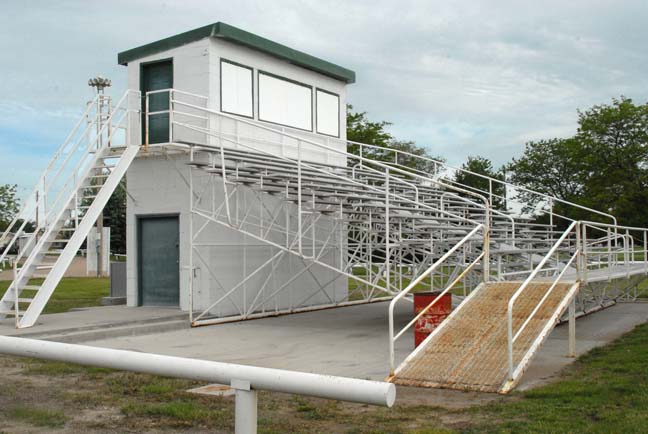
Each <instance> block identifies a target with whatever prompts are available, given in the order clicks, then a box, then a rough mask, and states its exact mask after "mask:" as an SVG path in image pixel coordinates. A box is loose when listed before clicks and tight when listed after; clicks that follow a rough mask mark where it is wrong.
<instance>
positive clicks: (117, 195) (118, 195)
mask: <svg viewBox="0 0 648 434" xmlns="http://www.w3.org/2000/svg"><path fill="white" fill-rule="evenodd" d="M103 217H104V226H110V251H111V252H112V253H119V254H122V255H123V254H126V178H122V180H121V182H120V183H119V185H118V186H117V188H116V189H115V191H114V192H113V194H112V196H110V199H109V200H108V203H107V204H106V207H105V208H104V212H103Z"/></svg>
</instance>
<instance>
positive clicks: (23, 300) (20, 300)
mask: <svg viewBox="0 0 648 434" xmlns="http://www.w3.org/2000/svg"><path fill="white" fill-rule="evenodd" d="M5 301H11V302H12V303H13V302H14V301H15V298H14V297H13V294H7V298H6V300H5ZM32 301H34V299H33V298H25V297H18V303H31V302H32Z"/></svg>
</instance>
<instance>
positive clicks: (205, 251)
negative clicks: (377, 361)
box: [127, 154, 347, 316]
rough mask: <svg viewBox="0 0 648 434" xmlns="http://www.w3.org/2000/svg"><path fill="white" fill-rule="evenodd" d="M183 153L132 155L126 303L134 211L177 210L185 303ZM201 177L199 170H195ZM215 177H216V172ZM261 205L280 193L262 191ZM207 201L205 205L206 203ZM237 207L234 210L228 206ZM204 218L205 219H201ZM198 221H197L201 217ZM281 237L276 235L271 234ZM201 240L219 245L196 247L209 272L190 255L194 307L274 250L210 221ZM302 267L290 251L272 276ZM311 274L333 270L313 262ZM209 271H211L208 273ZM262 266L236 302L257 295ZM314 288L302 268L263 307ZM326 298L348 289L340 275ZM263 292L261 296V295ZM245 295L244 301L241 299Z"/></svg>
mask: <svg viewBox="0 0 648 434" xmlns="http://www.w3.org/2000/svg"><path fill="white" fill-rule="evenodd" d="M187 162H188V156H187V155H184V154H183V155H176V156H174V157H168V158H165V157H159V156H155V157H154V156H150V157H145V158H138V159H137V160H135V161H134V162H133V164H132V166H131V167H130V169H129V171H128V192H129V196H128V206H127V250H128V256H127V258H128V259H127V275H128V283H127V294H128V305H129V306H136V305H137V298H138V297H137V295H138V289H137V219H138V217H146V216H155V215H179V223H180V307H181V309H182V310H188V308H189V274H188V273H189V257H188V254H189V248H190V246H189V216H190V215H189V187H188V184H187V182H188V180H189V167H188V166H187ZM196 175H197V177H198V178H200V177H201V176H205V175H201V174H200V172H194V176H196ZM215 179H216V182H220V178H215ZM200 182H201V181H200V179H196V178H195V185H199V184H200ZM222 194H223V193H222V188H221V187H220V186H217V188H216V195H217V197H216V203H218V204H219V203H220V201H222ZM250 198H252V194H247V195H243V196H240V200H241V201H244V200H250ZM264 200H265V201H266V205H267V207H268V208H270V209H275V208H276V207H277V204H278V203H279V201H280V199H277V198H273V197H271V196H269V195H268V196H264ZM208 207H209V206H208ZM232 212H233V213H236V210H235V209H233V210H232ZM241 215H243V211H241ZM203 221H204V220H203ZM201 223H202V221H201ZM275 241H277V242H280V240H275ZM200 242H201V243H218V244H219V245H220V246H219V247H210V248H201V250H200V252H201V255H202V256H203V257H204V259H205V260H207V261H210V262H211V264H210V268H211V273H210V271H209V270H208V268H207V267H206V266H205V265H204V264H202V263H201V260H200V259H199V258H197V257H196V256H194V266H195V280H194V308H195V309H201V308H202V309H204V308H206V307H207V306H209V305H210V304H211V303H213V302H214V301H216V300H217V299H218V298H219V297H220V296H221V295H222V294H223V290H227V289H230V288H231V287H233V286H234V285H235V284H236V283H237V282H239V281H241V280H243V278H244V276H246V275H247V274H249V273H251V272H252V271H253V270H254V269H256V268H257V267H258V266H259V265H261V264H262V263H264V262H265V261H266V260H268V259H269V258H270V257H271V255H272V254H273V253H274V252H276V250H274V251H273V250H272V249H271V248H270V246H268V245H267V244H265V243H264V242H262V241H257V240H255V239H253V238H249V237H246V236H245V235H243V234H241V233H240V232H238V231H236V230H233V229H229V228H226V227H223V226H221V225H218V224H211V225H210V226H209V227H208V228H207V229H206V230H205V231H204V232H202V233H201V234H200ZM340 254H341V253H340V251H339V249H331V251H330V252H329V254H327V255H325V257H324V258H323V260H325V261H326V262H328V263H330V264H339V261H340V258H339V255H340ZM302 269H303V263H302V262H301V260H300V259H299V258H297V257H295V256H293V255H289V256H287V257H286V259H284V260H283V261H282V262H281V263H280V264H279V265H278V267H277V271H276V281H277V282H278V283H281V282H286V281H288V280H289V279H290V278H291V277H292V276H294V275H296V274H297V273H298V272H299V271H300V270H302ZM311 272H312V273H313V275H314V276H315V277H316V278H317V279H318V280H319V281H320V282H327V281H329V280H331V279H335V278H336V277H337V276H338V274H337V273H335V272H333V271H331V270H328V269H325V268H323V267H318V266H315V267H313V268H312V269H311ZM212 273H213V274H212ZM266 276H267V272H266V271H263V272H261V273H259V274H258V275H257V276H255V277H254V278H252V279H250V280H249V281H248V282H247V284H246V285H245V288H244V289H243V290H241V291H237V292H235V293H234V294H232V296H231V297H230V298H231V299H232V300H234V301H235V302H236V303H237V304H239V305H240V306H243V305H245V303H246V302H247V303H249V302H250V301H251V300H253V299H254V298H255V296H256V295H257V293H258V291H259V288H260V287H261V285H262V284H263V281H264V280H265V278H266ZM316 289H317V285H316V284H315V283H314V281H313V277H311V275H310V273H305V274H304V275H302V276H301V277H300V278H298V279H296V280H295V281H294V282H293V283H292V284H290V285H289V286H288V287H287V288H286V290H284V291H282V292H281V293H280V295H279V296H278V297H276V299H274V300H272V301H271V302H269V303H267V304H266V306H265V307H266V309H273V308H275V306H276V307H279V308H288V307H290V306H291V304H292V303H297V302H298V300H303V299H306V298H307V297H308V296H309V295H311V294H312V293H313V292H314V291H315V290H316ZM271 292H272V291H271V288H268V289H267V290H266V295H269V294H270V293H271ZM327 293H328V296H329V297H330V298H331V299H336V300H338V301H339V300H342V299H343V298H344V297H345V296H346V293H347V281H346V278H345V277H339V278H338V279H337V280H336V281H335V283H334V284H332V285H331V286H330V287H329V288H328V290H327ZM262 298H265V296H262ZM244 300H246V302H244ZM328 302H330V301H329V298H328V297H326V296H325V295H324V294H322V293H320V294H318V295H317V296H315V297H313V298H311V299H310V300H309V301H308V304H309V305H317V304H323V303H328ZM215 313H218V314H219V315H222V316H225V315H232V314H234V313H237V312H236V310H235V309H234V306H233V305H231V304H229V303H225V304H223V305H222V307H221V308H220V309H219V310H218V311H217V312H215Z"/></svg>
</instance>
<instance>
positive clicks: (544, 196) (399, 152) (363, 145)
mask: <svg viewBox="0 0 648 434" xmlns="http://www.w3.org/2000/svg"><path fill="white" fill-rule="evenodd" d="M346 142H347V143H351V144H353V145H357V146H359V147H360V150H361V152H362V149H363V148H370V149H380V150H381V151H383V152H391V153H394V154H395V155H396V158H395V162H394V163H393V164H397V165H399V164H398V157H397V156H398V155H405V156H407V157H409V158H415V159H418V160H421V161H425V162H428V163H431V164H433V165H434V167H435V168H438V167H446V168H448V169H450V170H454V171H458V172H462V173H466V174H469V175H472V176H477V177H479V178H482V179H484V180H488V182H489V187H490V188H491V190H490V191H489V192H486V191H483V190H480V189H477V188H476V187H472V186H465V185H463V184H461V183H456V184H459V185H461V186H463V187H469V188H473V189H475V190H477V191H479V192H481V193H483V194H488V195H489V197H498V198H500V199H504V200H506V197H502V196H497V195H495V194H493V191H492V187H491V186H492V183H493V182H494V183H497V184H500V185H503V186H505V187H511V188H514V189H516V190H521V191H524V192H526V193H529V194H531V195H534V196H538V197H541V198H542V199H543V200H547V201H556V202H560V203H562V204H564V205H568V206H573V207H575V208H578V209H582V210H584V211H588V212H592V213H594V214H597V215H600V216H602V217H605V218H609V219H611V220H612V221H613V222H614V225H615V226H616V225H617V219H616V217H615V216H613V215H612V214H608V213H604V212H602V211H598V210H595V209H593V208H588V207H586V206H583V205H579V204H577V203H574V202H569V201H567V200H564V199H560V198H557V197H555V196H551V195H548V194H545V193H540V192H538V191H535V190H531V189H528V188H525V187H521V186H519V185H515V184H511V183H509V182H507V181H502V180H501V179H497V178H492V177H490V176H487V175H483V174H481V173H477V172H472V171H470V170H466V169H462V168H460V167H455V166H451V165H449V164H447V163H445V162H443V161H439V160H435V159H433V158H429V157H425V156H422V155H416V154H412V153H410V152H407V151H402V150H399V149H394V148H385V147H383V146H378V145H370V144H366V143H360V142H355V141H353V140H346ZM435 170H436V169H435ZM450 182H453V183H455V182H454V181H450ZM554 215H556V214H555V213H554ZM570 220H571V219H570Z"/></svg>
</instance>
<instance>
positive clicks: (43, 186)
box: [0, 95, 99, 262]
mask: <svg viewBox="0 0 648 434" xmlns="http://www.w3.org/2000/svg"><path fill="white" fill-rule="evenodd" d="M98 98H99V95H97V96H95V97H94V98H93V100H92V101H90V102H89V103H88V104H87V106H86V109H85V111H84V112H83V114H82V115H81V117H80V118H79V120H78V121H77V123H76V124H75V125H74V127H73V128H72V129H71V130H70V132H69V133H68V135H67V136H66V138H65V140H64V141H63V143H62V144H61V146H59V148H58V149H57V151H56V152H55V153H54V155H53V156H52V158H51V159H50V161H49V162H48V164H47V166H46V167H45V170H44V171H43V173H42V174H41V176H40V177H39V179H38V182H37V183H36V186H35V187H34V189H33V190H32V192H31V193H30V194H29V196H27V199H26V200H25V202H24V204H23V206H22V207H21V209H20V211H19V212H18V213H16V215H15V216H14V218H13V220H12V221H11V223H9V226H7V228H6V229H5V231H4V232H3V233H2V235H1V236H0V246H1V245H2V244H3V242H5V240H6V239H7V238H8V236H9V234H10V233H11V230H12V229H13V228H14V226H15V225H16V224H17V223H18V222H19V221H20V220H22V224H21V225H20V228H18V230H17V231H16V232H15V233H14V235H13V237H12V238H11V240H10V241H9V243H8V244H7V245H6V247H5V248H4V250H3V251H2V252H0V262H2V261H3V260H4V259H5V257H6V256H7V254H8V252H9V250H10V249H11V248H12V247H13V246H14V244H15V242H16V240H17V239H18V237H19V236H20V234H21V233H22V232H23V230H24V229H25V226H26V225H27V224H28V223H29V220H28V219H29V216H28V215H27V210H28V209H29V208H31V207H34V211H35V212H38V206H39V205H40V204H41V203H44V202H45V200H46V197H43V196H41V195H39V192H41V191H43V192H44V193H45V194H46V192H47V191H49V189H50V187H51V184H48V183H47V182H46V179H47V175H48V174H49V172H50V170H51V169H52V168H53V167H54V164H55V163H56V161H57V160H58V159H59V158H60V157H61V156H62V155H63V152H64V151H65V149H66V148H67V146H68V145H69V144H70V140H72V138H73V137H74V136H75V135H76V133H77V132H78V131H79V128H80V127H81V125H82V124H83V122H84V121H85V120H86V119H87V118H88V114H89V113H90V111H91V110H92V109H93V108H95V107H96V105H97V101H98ZM90 126H91V124H90V123H87V124H86V130H87V129H89V128H90ZM75 147H78V143H77V144H76V145H75Z"/></svg>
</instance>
